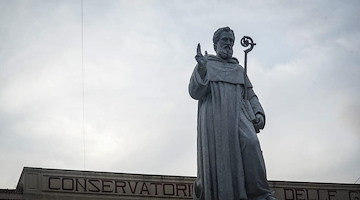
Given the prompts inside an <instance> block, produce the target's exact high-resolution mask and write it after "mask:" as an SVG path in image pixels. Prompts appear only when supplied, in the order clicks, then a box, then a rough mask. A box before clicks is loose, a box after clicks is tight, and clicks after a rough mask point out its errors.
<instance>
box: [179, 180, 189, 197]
mask: <svg viewBox="0 0 360 200" xmlns="http://www.w3.org/2000/svg"><path fill="white" fill-rule="evenodd" d="M186 189H187V185H186V184H181V183H178V184H176V196H179V190H180V191H182V193H184V196H185V197H186V196H187V195H186V192H185V191H186Z"/></svg>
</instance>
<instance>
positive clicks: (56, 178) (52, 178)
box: [49, 177, 60, 190]
mask: <svg viewBox="0 0 360 200" xmlns="http://www.w3.org/2000/svg"><path fill="white" fill-rule="evenodd" d="M51 180H59V182H60V178H58V177H49V189H50V190H60V184H58V185H59V187H53V184H52V183H54V181H51ZM56 182H57V181H56ZM54 185H57V184H54Z"/></svg>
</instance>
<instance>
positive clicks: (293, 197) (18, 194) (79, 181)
mask: <svg viewBox="0 0 360 200" xmlns="http://www.w3.org/2000/svg"><path fill="white" fill-rule="evenodd" d="M194 180H195V178H194V177H183V176H161V175H140V174H124V173H110V172H92V171H74V170H57V169H42V168H24V169H23V172H22V175H21V177H20V180H19V183H18V186H17V188H16V190H7V191H8V193H7V194H5V192H1V190H0V200H4V199H16V200H17V199H24V200H45V199H47V200H48V199H61V200H75V199H76V200H85V199H87V200H89V199H90V200H91V199H94V200H95V199H96V200H99V199H104V200H107V199H109V200H110V199H128V200H145V199H149V200H156V199H158V200H161V199H168V200H181V199H192V195H193V182H194ZM269 183H270V187H271V188H272V189H273V190H274V192H275V196H276V197H277V198H279V200H360V185H359V184H332V183H304V182H284V181H270V182H269ZM2 191H5V190H2ZM10 191H11V192H10ZM2 195H3V196H2Z"/></svg>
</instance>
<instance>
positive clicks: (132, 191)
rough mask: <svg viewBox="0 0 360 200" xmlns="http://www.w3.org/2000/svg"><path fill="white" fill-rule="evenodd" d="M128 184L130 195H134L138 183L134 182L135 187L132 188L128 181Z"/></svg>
mask: <svg viewBox="0 0 360 200" xmlns="http://www.w3.org/2000/svg"><path fill="white" fill-rule="evenodd" d="M128 184H129V187H130V190H131V193H133V194H135V191H136V187H137V184H138V182H135V186H134V188H133V187H132V186H131V183H130V181H128Z"/></svg>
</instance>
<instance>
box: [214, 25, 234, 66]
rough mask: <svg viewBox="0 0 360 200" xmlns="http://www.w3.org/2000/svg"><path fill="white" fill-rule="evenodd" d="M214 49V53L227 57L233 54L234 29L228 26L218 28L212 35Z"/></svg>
mask: <svg viewBox="0 0 360 200" xmlns="http://www.w3.org/2000/svg"><path fill="white" fill-rule="evenodd" d="M213 42H214V49H215V52H216V55H217V56H219V57H221V58H223V59H228V58H231V57H232V55H233V46H234V42H235V35H234V31H233V30H231V29H230V28H229V27H223V28H219V29H218V30H217V31H215V33H214V37H213Z"/></svg>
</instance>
